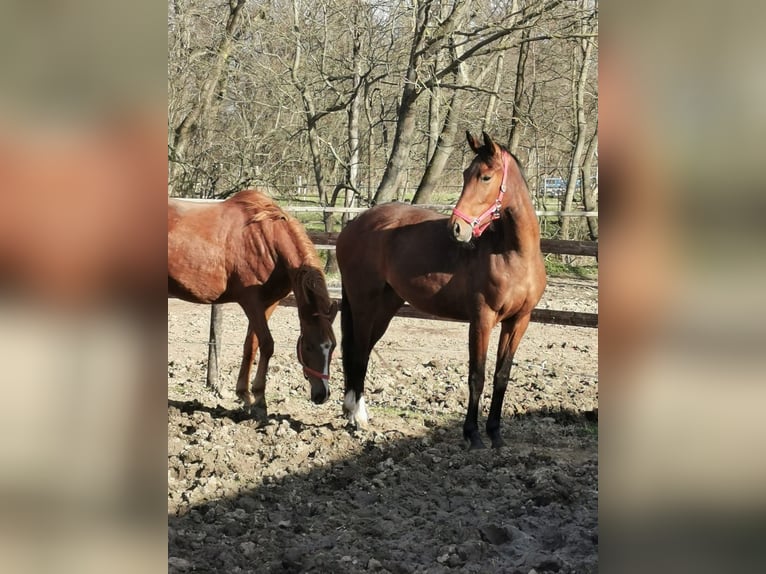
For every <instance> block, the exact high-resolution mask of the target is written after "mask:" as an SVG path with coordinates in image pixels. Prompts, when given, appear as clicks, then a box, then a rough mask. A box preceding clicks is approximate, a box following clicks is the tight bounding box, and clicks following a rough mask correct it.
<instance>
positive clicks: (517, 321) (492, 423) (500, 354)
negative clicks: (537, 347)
mask: <svg viewBox="0 0 766 574" xmlns="http://www.w3.org/2000/svg"><path fill="white" fill-rule="evenodd" d="M530 317H531V315H529V314H527V315H523V316H521V317H514V318H512V319H508V320H506V321H503V323H502V327H501V331H500V340H499V342H498V345H497V363H496V365H495V378H494V380H493V382H492V404H491V406H490V407H489V416H488V417H487V435H488V436H489V438H490V440H491V441H492V448H500V447H501V446H503V439H502V438H500V414H501V412H502V410H503V399H504V398H505V390H506V388H507V387H508V380H509V379H510V377H511V367H512V366H513V357H514V355H515V354H516V349H517V348H518V346H519V343H520V342H521V338H522V337H523V336H524V333H525V332H526V330H527V326H528V325H529V319H530Z"/></svg>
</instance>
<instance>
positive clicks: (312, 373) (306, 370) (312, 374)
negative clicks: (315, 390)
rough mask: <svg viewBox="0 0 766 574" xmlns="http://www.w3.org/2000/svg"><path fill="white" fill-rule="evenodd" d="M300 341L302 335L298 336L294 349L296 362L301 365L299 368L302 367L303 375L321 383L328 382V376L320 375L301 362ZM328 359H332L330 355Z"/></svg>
mask: <svg viewBox="0 0 766 574" xmlns="http://www.w3.org/2000/svg"><path fill="white" fill-rule="evenodd" d="M301 341H303V335H300V336H299V337H298V348H297V349H296V352H297V354H298V362H299V363H300V364H301V367H303V374H304V375H306V376H307V377H309V376H310V377H316V378H317V379H321V380H322V381H329V380H330V374H329V373H328V374H326V375H325V374H324V373H320V372H319V371H315V370H314V369H312V368H311V367H309V366H308V365H307V364H306V362H305V361H304V360H303V353H301ZM330 358H332V355H330Z"/></svg>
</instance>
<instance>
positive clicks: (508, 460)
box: [168, 279, 598, 574]
mask: <svg viewBox="0 0 766 574" xmlns="http://www.w3.org/2000/svg"><path fill="white" fill-rule="evenodd" d="M541 305H542V306H549V307H551V308H556V309H567V310H572V311H591V312H596V311H597V309H598V295H597V287H596V283H595V282H589V281H579V280H572V279H560V280H556V279H553V280H551V281H550V285H549V287H548V290H547V291H546V294H545V296H544V299H543V302H542V303H541ZM208 320H209V308H207V307H204V306H195V305H191V304H187V303H183V302H180V301H176V300H169V301H168V533H169V534H168V535H169V540H168V556H169V559H168V562H169V571H170V572H224V573H239V572H242V573H244V572H328V573H336V572H337V573H345V572H349V573H350V572H368V571H369V572H392V573H407V572H434V573H437V572H477V573H478V572H481V573H487V572H508V573H522V574H529V573H531V572H533V571H534V572H537V573H539V574H542V573H544V572H561V573H574V572H578V573H585V572H596V571H597V568H598V555H597V549H598V528H597V496H598V482H597V477H598V473H597V463H598V459H597V442H598V431H597V418H598V416H597V412H598V410H597V405H598V375H597V373H598V371H597V365H598V331H597V330H595V329H585V328H574V327H559V326H553V325H541V324H536V323H533V324H531V325H530V327H529V329H528V331H527V335H526V336H525V338H524V340H523V341H522V343H521V346H520V348H519V351H518V352H517V355H516V363H517V364H516V366H515V367H514V370H513V372H512V374H511V378H512V380H511V383H510V385H509V387H508V392H507V394H506V400H505V404H504V410H503V421H502V423H503V426H502V432H503V437H504V439H505V444H506V445H505V447H504V448H503V449H501V450H499V451H496V450H492V449H487V450H484V451H467V450H466V447H465V444H464V443H463V440H462V430H461V429H462V423H463V417H464V416H465V409H466V403H467V398H468V388H467V382H466V381H467V370H468V366H467V357H468V351H467V325H465V324H461V323H450V322H435V321H426V320H418V319H403V318H395V319H394V320H393V322H392V324H391V327H390V328H389V330H388V332H387V333H386V335H385V336H384V338H383V339H382V340H381V341H380V343H379V344H378V345H377V347H376V350H375V351H374V352H373V355H372V358H371V367H370V372H369V374H368V378H367V386H366V395H367V405H368V410H369V414H370V418H371V430H369V431H367V432H357V431H354V430H352V429H350V428H348V427H347V426H346V421H345V419H344V418H343V417H342V415H341V399H342V394H343V393H342V388H343V376H342V371H341V362H340V346H339V348H338V349H337V350H336V353H335V360H334V364H333V372H332V379H331V389H332V396H331V399H330V400H329V401H328V402H327V403H325V404H324V405H321V406H316V405H314V404H313V403H311V402H310V400H309V387H308V383H307V382H306V381H305V380H304V378H303V376H302V374H301V370H300V368H299V366H298V364H297V361H296V359H295V356H294V350H295V343H296V340H297V334H298V331H297V329H298V322H297V315H296V312H295V309H293V308H289V307H286V308H281V307H280V308H279V309H278V310H277V312H276V313H275V314H274V316H273V317H272V319H271V321H270V325H271V328H272V331H273V335H274V339H275V347H276V350H275V355H274V357H273V358H272V362H271V369H270V375H269V383H268V387H267V394H266V397H267V401H268V407H269V419H268V422H267V423H265V424H260V425H259V424H258V423H257V422H256V421H255V420H252V419H251V418H249V417H248V416H247V415H246V414H245V413H243V412H242V411H241V410H240V409H239V408H238V405H237V402H236V400H235V396H234V385H235V380H236V376H237V371H238V369H239V361H240V358H241V345H242V340H243V337H244V334H245V326H246V322H245V320H244V315H243V314H242V313H241V312H240V311H239V309H238V307H236V306H226V307H225V314H224V334H223V342H224V346H223V351H222V360H221V377H222V384H223V392H224V397H223V398H219V397H216V396H215V395H214V394H213V393H212V392H211V391H210V390H209V389H207V388H206V387H205V368H206V357H207V345H206V341H207V332H208ZM335 328H336V333H337V336H338V341H340V321H339V320H336V322H335ZM498 332H499V329H496V330H495V333H494V336H493V338H492V341H491V343H490V344H491V347H490V356H491V357H492V358H494V349H495V347H496V344H497V335H498ZM491 363H494V360H492V361H491ZM493 368H494V364H491V366H490V370H489V371H488V374H487V379H488V385H487V388H485V401H484V405H483V407H484V408H483V413H482V415H481V416H482V420H481V421H480V425H481V428H482V430H483V423H484V421H485V420H486V415H487V411H488V408H489V400H488V399H489V392H491V391H490V388H489V387H491V376H492V371H491V369H493Z"/></svg>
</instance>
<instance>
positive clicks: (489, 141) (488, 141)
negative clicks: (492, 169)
mask: <svg viewBox="0 0 766 574" xmlns="http://www.w3.org/2000/svg"><path fill="white" fill-rule="evenodd" d="M481 135H482V136H483V137H484V146H485V147H486V148H487V150H489V151H491V152H492V155H494V154H495V142H493V141H492V138H491V137H489V134H488V133H487V132H481Z"/></svg>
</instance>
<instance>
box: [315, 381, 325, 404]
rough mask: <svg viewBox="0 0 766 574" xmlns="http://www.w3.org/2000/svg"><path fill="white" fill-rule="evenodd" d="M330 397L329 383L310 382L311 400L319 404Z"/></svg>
mask: <svg viewBox="0 0 766 574" xmlns="http://www.w3.org/2000/svg"><path fill="white" fill-rule="evenodd" d="M329 398H330V385H328V384H327V382H326V381H322V382H321V383H314V382H312V384H311V402H313V403H314V404H315V405H321V404H322V403H324V402H325V401H327V399H329Z"/></svg>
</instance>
